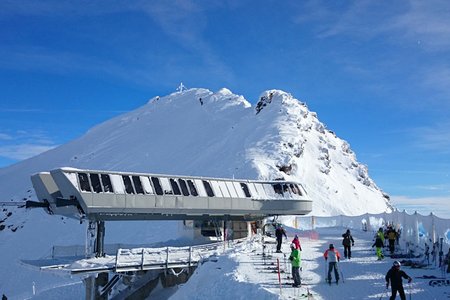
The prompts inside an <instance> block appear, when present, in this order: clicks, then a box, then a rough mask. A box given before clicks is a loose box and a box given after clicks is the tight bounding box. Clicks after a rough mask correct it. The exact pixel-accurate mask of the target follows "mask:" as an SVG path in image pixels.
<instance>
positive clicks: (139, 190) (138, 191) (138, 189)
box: [131, 176, 144, 194]
mask: <svg viewBox="0 0 450 300" xmlns="http://www.w3.org/2000/svg"><path fill="white" fill-rule="evenodd" d="M131 178H133V184H134V188H135V189H136V194H144V189H143V188H142V184H141V180H140V178H139V176H131Z"/></svg>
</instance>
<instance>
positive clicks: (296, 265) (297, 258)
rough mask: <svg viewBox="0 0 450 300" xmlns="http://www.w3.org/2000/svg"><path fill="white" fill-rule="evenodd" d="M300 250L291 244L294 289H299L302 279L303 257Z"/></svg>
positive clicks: (290, 258)
mask: <svg viewBox="0 0 450 300" xmlns="http://www.w3.org/2000/svg"><path fill="white" fill-rule="evenodd" d="M300 251H301V250H300V249H297V247H296V245H295V244H294V243H292V244H291V255H290V256H289V260H290V261H291V265H292V279H294V283H293V284H292V286H293V287H299V286H300V284H301V278H300V265H301V255H300Z"/></svg>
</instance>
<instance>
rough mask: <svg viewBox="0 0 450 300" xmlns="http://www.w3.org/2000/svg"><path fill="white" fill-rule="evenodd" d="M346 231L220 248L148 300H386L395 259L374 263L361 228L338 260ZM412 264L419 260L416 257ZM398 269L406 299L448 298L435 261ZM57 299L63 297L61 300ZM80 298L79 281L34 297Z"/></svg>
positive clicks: (254, 239) (289, 231)
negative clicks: (297, 274)
mask: <svg viewBox="0 0 450 300" xmlns="http://www.w3.org/2000/svg"><path fill="white" fill-rule="evenodd" d="M345 231H346V228H342V227H333V228H319V229H317V230H315V231H305V230H299V229H294V228H290V227H288V228H287V234H288V238H287V239H284V242H283V244H282V252H283V253H276V252H275V246H276V245H275V240H274V239H273V238H270V237H264V239H263V238H262V237H263V236H262V235H255V236H253V237H252V238H251V239H248V240H246V241H243V242H241V243H238V244H235V245H234V246H233V247H230V248H226V249H221V248H219V250H218V252H217V254H216V255H215V256H214V257H212V258H211V257H210V258H209V259H207V260H205V262H204V263H203V264H202V265H201V266H200V267H199V268H197V269H196V271H195V272H194V274H193V275H192V277H191V278H190V279H189V281H188V282H187V283H185V284H182V285H178V286H176V287H172V288H167V289H163V288H162V287H161V286H159V287H158V288H156V290H155V291H154V293H153V294H152V295H151V296H150V297H149V298H148V299H173V300H182V299H198V300H203V299H205V300H206V299H208V300H209V299H225V298H226V299H308V296H307V295H308V294H309V297H310V298H309V299H388V298H389V296H390V288H389V289H386V282H385V275H386V273H387V271H388V270H389V269H390V268H391V267H392V264H393V262H394V259H391V258H389V256H388V255H387V253H388V250H387V249H386V250H385V254H386V257H385V259H383V260H381V261H379V260H377V257H376V255H375V251H374V250H373V248H372V247H371V246H372V244H373V237H374V235H375V232H372V231H362V230H353V231H352V235H353V238H354V239H355V245H354V247H352V258H351V259H345V258H343V249H342V237H341V235H342V234H343V233H344V232H345ZM295 234H297V235H298V236H299V237H300V242H301V247H302V250H303V251H302V252H301V259H302V265H301V266H302V272H301V278H302V285H301V287H299V288H294V287H292V286H291V285H292V282H293V280H292V275H291V271H290V270H291V266H290V263H289V260H288V257H289V254H290V247H289V245H290V243H291V241H292V239H293V236H294V235H295ZM330 243H332V244H334V245H335V247H336V249H337V250H338V251H339V252H340V254H341V257H342V260H341V262H340V263H339V274H340V277H341V279H340V282H339V284H336V283H335V282H334V280H333V282H332V284H331V285H329V284H328V283H326V282H325V278H326V272H327V264H326V262H325V260H324V258H323V253H324V252H325V250H326V249H328V246H329V244H330ZM263 245H265V247H264V248H263ZM403 251H404V247H403ZM263 253H264V255H263ZM99 260H101V258H99ZM397 260H400V261H403V260H408V259H397ZM413 260H415V261H422V259H421V258H418V259H413ZM402 270H404V271H405V272H406V273H407V274H408V275H409V276H410V277H412V279H413V281H412V283H411V284H408V283H407V281H406V280H405V281H404V284H403V286H404V288H405V293H406V295H407V297H408V299H427V300H431V299H447V298H449V297H450V289H449V284H450V283H449V282H448V281H445V280H444V281H442V280H440V279H439V278H442V277H443V276H444V277H445V276H446V275H447V274H446V273H443V272H442V269H440V268H438V267H437V266H436V263H434V262H432V263H431V265H430V266H428V267H425V268H416V269H414V268H411V267H406V266H403V267H402ZM279 274H280V277H279ZM427 277H429V278H427ZM432 277H435V279H433V278H432ZM333 279H334V275H333ZM68 292H69V293H68ZM62 295H65V296H63V298H61V296H62ZM69 295H70V296H69ZM82 295H83V286H82V284H81V283H80V282H79V283H78V284H77V283H72V284H68V285H64V286H61V287H56V288H54V289H53V290H39V288H38V289H37V294H36V296H35V297H33V299H57V298H59V299H79V297H82Z"/></svg>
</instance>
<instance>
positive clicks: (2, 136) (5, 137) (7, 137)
mask: <svg viewBox="0 0 450 300" xmlns="http://www.w3.org/2000/svg"><path fill="white" fill-rule="evenodd" d="M12 139H13V138H12V136H10V135H9V134H6V133H1V132H0V140H12Z"/></svg>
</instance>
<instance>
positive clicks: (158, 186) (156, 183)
mask: <svg viewBox="0 0 450 300" xmlns="http://www.w3.org/2000/svg"><path fill="white" fill-rule="evenodd" d="M151 179H152V183H153V187H154V188H155V191H156V195H163V194H164V193H163V189H162V186H161V183H160V182H159V179H158V178H157V177H152V178H151Z"/></svg>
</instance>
